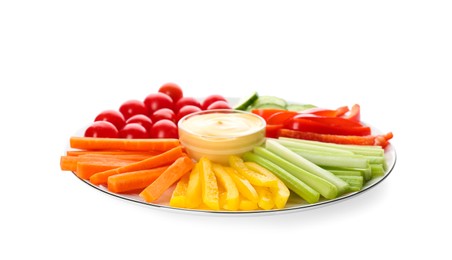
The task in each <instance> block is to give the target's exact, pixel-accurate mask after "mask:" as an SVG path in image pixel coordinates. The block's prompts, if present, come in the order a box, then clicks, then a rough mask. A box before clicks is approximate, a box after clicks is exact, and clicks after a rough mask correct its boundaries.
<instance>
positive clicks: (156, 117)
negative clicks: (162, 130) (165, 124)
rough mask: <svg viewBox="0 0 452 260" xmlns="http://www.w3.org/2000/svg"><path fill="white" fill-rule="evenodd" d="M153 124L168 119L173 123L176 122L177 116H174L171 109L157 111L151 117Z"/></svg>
mask: <svg viewBox="0 0 452 260" xmlns="http://www.w3.org/2000/svg"><path fill="white" fill-rule="evenodd" d="M151 119H152V122H157V121H160V120H162V119H168V120H171V121H173V122H176V114H174V111H173V110H172V109H169V108H160V109H159V110H157V111H155V112H154V114H152V116H151Z"/></svg>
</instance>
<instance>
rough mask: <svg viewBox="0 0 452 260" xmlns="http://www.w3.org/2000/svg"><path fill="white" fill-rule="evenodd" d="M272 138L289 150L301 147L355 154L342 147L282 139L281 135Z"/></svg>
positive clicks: (326, 151)
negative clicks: (277, 137) (278, 137)
mask: <svg viewBox="0 0 452 260" xmlns="http://www.w3.org/2000/svg"><path fill="white" fill-rule="evenodd" d="M267 140H268V139H267ZM274 140H275V141H277V142H278V143H280V144H282V145H284V146H285V147H287V148H289V149H291V150H295V149H297V150H298V149H302V150H304V151H317V152H325V153H332V154H349V155H353V154H355V153H353V152H352V151H347V150H344V149H338V148H334V147H327V146H321V145H317V144H310V143H302V142H297V141H294V140H291V139H290V140H289V138H285V139H282V137H281V138H280V139H274Z"/></svg>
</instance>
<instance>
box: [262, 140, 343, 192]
mask: <svg viewBox="0 0 452 260" xmlns="http://www.w3.org/2000/svg"><path fill="white" fill-rule="evenodd" d="M265 148H267V149H268V150H270V151H271V152H273V153H275V154H277V155H279V156H280V157H282V158H284V159H285V160H287V161H289V162H291V163H293V164H295V165H296V166H298V167H300V168H302V169H304V170H305V171H308V172H310V173H312V174H314V175H317V176H319V177H321V178H323V179H325V180H327V181H328V182H330V183H332V184H334V185H335V186H336V187H337V191H338V195H341V194H343V193H345V192H346V191H347V190H348V186H349V185H348V184H347V183H346V182H345V181H343V180H341V179H340V178H338V177H337V176H336V175H334V174H332V173H331V172H329V171H327V170H325V169H323V168H321V167H319V166H317V165H315V164H314V163H312V162H310V161H308V160H306V159H305V158H303V157H302V156H300V155H298V154H296V153H295V152H293V151H291V150H290V149H289V148H286V147H284V146H283V145H282V144H280V143H278V142H276V141H275V140H267V141H266V142H265Z"/></svg>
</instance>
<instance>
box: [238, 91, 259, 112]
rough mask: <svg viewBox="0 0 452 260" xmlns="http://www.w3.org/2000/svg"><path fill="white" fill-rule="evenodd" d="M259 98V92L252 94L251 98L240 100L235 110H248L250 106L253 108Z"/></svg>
mask: <svg viewBox="0 0 452 260" xmlns="http://www.w3.org/2000/svg"><path fill="white" fill-rule="evenodd" d="M258 98H259V95H258V94H257V92H253V93H251V95H250V96H249V97H246V98H244V99H243V100H240V101H239V102H238V104H237V105H235V107H234V109H235V110H247V108H248V107H249V106H251V105H252V104H253V103H254V102H255V101H256V100H257V99H258Z"/></svg>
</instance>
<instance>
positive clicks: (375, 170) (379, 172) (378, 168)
mask: <svg viewBox="0 0 452 260" xmlns="http://www.w3.org/2000/svg"><path fill="white" fill-rule="evenodd" d="M370 169H371V170H372V178H375V177H380V176H383V175H384V174H385V169H384V167H383V164H373V163H371V164H370Z"/></svg>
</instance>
